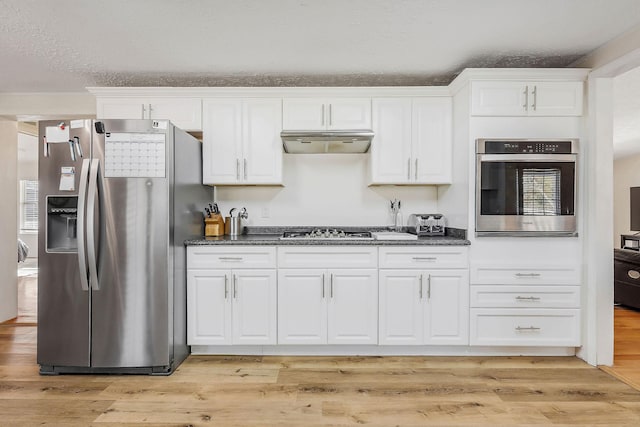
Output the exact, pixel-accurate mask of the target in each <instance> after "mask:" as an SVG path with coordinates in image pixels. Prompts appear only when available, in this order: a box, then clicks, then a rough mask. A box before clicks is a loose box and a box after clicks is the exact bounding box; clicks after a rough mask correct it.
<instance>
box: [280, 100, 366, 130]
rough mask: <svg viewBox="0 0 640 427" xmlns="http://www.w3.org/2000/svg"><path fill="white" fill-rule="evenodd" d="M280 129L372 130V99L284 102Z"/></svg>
mask: <svg viewBox="0 0 640 427" xmlns="http://www.w3.org/2000/svg"><path fill="white" fill-rule="evenodd" d="M282 109H283V124H282V127H283V129H286V130H337V129H371V98H331V99H325V98H285V99H284V100H283V104H282Z"/></svg>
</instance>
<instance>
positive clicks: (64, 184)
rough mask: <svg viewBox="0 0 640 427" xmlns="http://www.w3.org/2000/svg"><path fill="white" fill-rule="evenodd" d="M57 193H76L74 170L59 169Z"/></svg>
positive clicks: (67, 168)
mask: <svg viewBox="0 0 640 427" xmlns="http://www.w3.org/2000/svg"><path fill="white" fill-rule="evenodd" d="M58 189H59V191H76V168H74V167H63V168H61V169H60V187H59V188H58Z"/></svg>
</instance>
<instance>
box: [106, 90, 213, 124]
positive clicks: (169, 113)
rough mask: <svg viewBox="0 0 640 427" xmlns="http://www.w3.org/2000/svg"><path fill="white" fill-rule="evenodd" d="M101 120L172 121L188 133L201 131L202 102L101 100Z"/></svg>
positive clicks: (156, 98)
mask: <svg viewBox="0 0 640 427" xmlns="http://www.w3.org/2000/svg"><path fill="white" fill-rule="evenodd" d="M96 117H97V118H98V119H159V120H170V121H171V122H172V123H173V124H175V125H176V126H178V127H179V128H181V129H183V130H187V131H199V130H202V101H201V99H200V98H173V97H123V98H111V97H98V98H97V109H96Z"/></svg>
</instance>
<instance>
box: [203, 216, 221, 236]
mask: <svg viewBox="0 0 640 427" xmlns="http://www.w3.org/2000/svg"><path fill="white" fill-rule="evenodd" d="M204 235H205V236H208V237H210V236H224V221H223V219H222V215H212V216H211V218H205V219H204Z"/></svg>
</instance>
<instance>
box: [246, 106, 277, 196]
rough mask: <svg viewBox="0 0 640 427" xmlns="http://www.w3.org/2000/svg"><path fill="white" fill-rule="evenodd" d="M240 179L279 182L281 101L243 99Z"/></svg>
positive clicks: (256, 182)
mask: <svg viewBox="0 0 640 427" xmlns="http://www.w3.org/2000/svg"><path fill="white" fill-rule="evenodd" d="M242 110H243V114H242V118H243V135H242V141H243V143H242V152H243V160H242V181H243V183H244V184H282V139H280V132H281V131H282V101H281V100H280V99H279V98H278V99H268V98H267V99H246V100H244V101H243V107H242Z"/></svg>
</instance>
